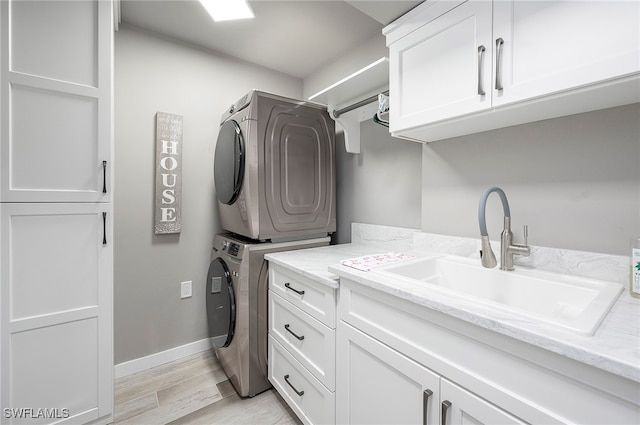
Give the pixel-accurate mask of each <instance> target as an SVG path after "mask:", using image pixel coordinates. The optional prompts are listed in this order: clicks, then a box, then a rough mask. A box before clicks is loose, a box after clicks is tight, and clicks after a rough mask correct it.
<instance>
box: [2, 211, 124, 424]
mask: <svg viewBox="0 0 640 425" xmlns="http://www.w3.org/2000/svg"><path fill="white" fill-rule="evenodd" d="M112 223H113V221H112V214H111V210H110V207H109V206H108V205H105V204H98V203H94V204H80V203H76V204H55V203H46V204H37V203H27V204H19V203H2V204H0V241H1V242H0V258H1V259H2V261H1V263H0V315H1V316H0V331H1V332H0V338H1V340H0V376H1V378H2V379H1V384H0V385H1V386H0V404H1V406H2V411H3V415H4V416H3V418H4V419H3V423H5V421H6V422H7V423H21V421H20V420H19V418H20V417H22V418H23V419H24V418H26V419H28V418H29V416H31V415H38V413H42V414H44V413H43V412H37V411H32V412H29V411H28V410H27V411H24V410H20V409H25V408H26V409H28V408H34V409H54V410H49V411H47V413H46V415H52V417H47V418H41V417H40V420H38V421H35V422H29V421H27V422H29V423H51V422H55V421H56V420H68V421H69V422H70V423H86V422H89V421H91V420H95V419H98V418H101V417H105V416H107V417H108V415H110V414H111V412H112V404H113V342H112V337H111V334H112V321H113V313H112V305H113V294H112V292H113V285H112V283H111V282H112V279H113V276H112V275H113V272H112V259H113V251H112V246H113V245H112V233H113V232H112ZM55 409H57V410H55ZM7 412H8V413H7ZM44 419H46V420H44ZM23 423H24V421H23Z"/></svg>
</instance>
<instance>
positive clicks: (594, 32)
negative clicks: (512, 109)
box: [493, 0, 640, 106]
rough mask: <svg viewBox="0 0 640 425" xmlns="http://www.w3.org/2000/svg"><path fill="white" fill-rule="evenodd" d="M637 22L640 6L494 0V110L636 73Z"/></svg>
mask: <svg viewBox="0 0 640 425" xmlns="http://www.w3.org/2000/svg"><path fill="white" fill-rule="evenodd" d="M639 17H640V2H637V1H612V0H590V1H587V0H585V1H575V0H569V1H559V0H554V1H517V0H501V1H495V2H494V41H493V43H494V46H493V47H494V49H495V51H494V57H493V60H494V63H495V64H496V75H495V76H494V82H493V85H494V99H493V105H494V106H500V105H505V104H508V103H513V102H517V101H519V100H523V99H533V98H536V97H539V96H543V95H547V94H552V93H558V92H562V91H566V90H569V89H574V88H579V87H581V86H584V85H588V84H593V83H595V82H604V81H607V80H609V79H613V78H620V77H624V76H625V75H630V74H633V73H635V74H637V72H638V68H639V64H640V54H639V52H640V50H639V44H640V43H639V39H640V36H639V35H638V28H639V25H640V21H639ZM498 56H500V57H498ZM496 83H497V84H499V85H500V84H501V85H502V87H503V89H502V90H496V89H495V84H496Z"/></svg>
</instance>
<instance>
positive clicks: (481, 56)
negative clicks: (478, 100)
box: [478, 45, 487, 96]
mask: <svg viewBox="0 0 640 425" xmlns="http://www.w3.org/2000/svg"><path fill="white" fill-rule="evenodd" d="M485 50H487V49H485V47H484V46H482V45H481V46H478V95H479V96H484V95H485V94H486V93H485V91H484V88H482V62H483V61H484V52H485Z"/></svg>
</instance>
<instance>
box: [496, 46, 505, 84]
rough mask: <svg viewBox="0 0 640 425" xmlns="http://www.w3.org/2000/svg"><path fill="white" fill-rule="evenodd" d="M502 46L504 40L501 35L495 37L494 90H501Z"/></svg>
mask: <svg viewBox="0 0 640 425" xmlns="http://www.w3.org/2000/svg"><path fill="white" fill-rule="evenodd" d="M502 46H504V40H503V39H502V37H500V38H497V39H496V90H502V89H503V87H502V72H501V70H500V65H502Z"/></svg>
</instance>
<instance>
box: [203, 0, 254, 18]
mask: <svg viewBox="0 0 640 425" xmlns="http://www.w3.org/2000/svg"><path fill="white" fill-rule="evenodd" d="M200 3H202V5H203V6H204V8H205V9H206V10H207V12H209V15H211V17H212V18H213V20H214V21H216V22H219V21H232V20H235V19H250V18H253V17H254V16H253V10H251V7H250V6H249V3H247V1H246V0H200Z"/></svg>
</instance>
